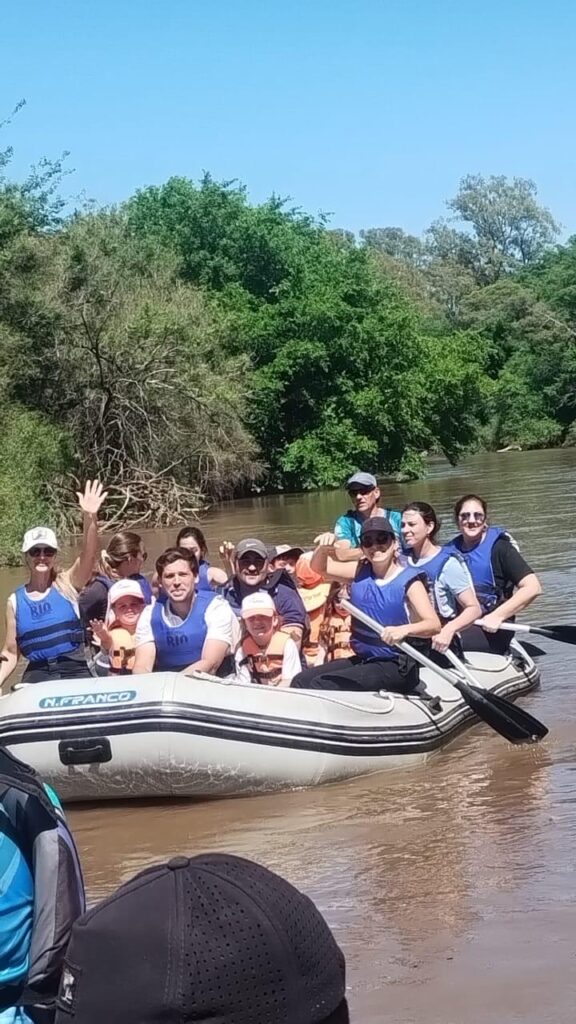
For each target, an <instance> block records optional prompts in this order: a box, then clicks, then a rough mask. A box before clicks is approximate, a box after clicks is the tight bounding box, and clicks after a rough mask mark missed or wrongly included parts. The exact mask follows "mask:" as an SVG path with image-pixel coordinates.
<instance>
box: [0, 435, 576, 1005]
mask: <svg viewBox="0 0 576 1024" xmlns="http://www.w3.org/2000/svg"><path fill="white" fill-rule="evenodd" d="M467 491H478V492H479V493H480V494H482V495H484V496H485V497H486V498H487V500H488V502H489V506H490V511H491V519H492V522H493V523H495V524H503V525H505V526H506V527H507V528H508V529H510V530H511V532H512V533H513V534H514V536H515V537H516V539H517V541H518V542H519V544H520V546H521V549H522V552H523V554H524V555H525V557H527V559H528V560H529V561H530V562H531V564H532V565H533V567H534V569H535V570H536V571H537V572H538V573H539V574H540V576H541V579H542V582H543V584H544V595H543V597H542V598H541V599H540V600H539V602H538V605H537V610H536V611H534V610H533V611H532V614H531V616H530V615H529V616H526V619H527V620H528V621H529V620H530V619H532V621H533V622H545V621H549V622H555V621H556V622H574V621H576V548H575V531H574V524H575V515H574V509H575V505H576V451H574V450H566V451H554V452H526V453H524V452H511V453H506V454H500V455H484V456H476V457H474V458H471V459H469V460H468V461H467V462H466V463H463V464H462V465H461V466H459V467H457V468H456V469H455V470H452V469H450V468H449V467H447V466H446V465H445V464H444V463H440V462H439V461H438V462H434V463H433V464H432V467H431V472H430V475H429V477H428V479H427V480H425V481H422V482H417V483H411V484H403V485H390V486H387V487H386V489H385V499H386V503H387V504H389V505H391V506H392V507H402V505H403V504H404V503H405V502H406V501H407V500H409V499H411V498H420V499H423V500H425V501H430V502H431V503H432V504H434V505H435V506H436V508H437V510H438V511H439V512H441V514H442V516H443V518H444V520H445V523H446V529H445V530H444V531H443V535H444V537H446V538H447V537H448V536H450V534H451V524H450V520H449V515H448V513H449V509H450V507H451V505H452V503H453V501H454V500H455V499H456V498H457V497H458V496H459V495H460V494H463V493H465V492H467ZM345 505H346V498H345V495H343V494H342V493H335V492H331V493H326V494H320V495H317V494H314V495H289V496H285V497H274V498H258V499H254V500H250V501H240V502H235V503H230V504H227V505H224V506H221V507H219V508H218V509H217V510H214V511H213V512H212V513H211V514H210V515H208V517H207V518H206V520H205V521H204V523H203V524H202V525H203V528H204V529H205V532H206V535H207V538H208V541H209V545H210V547H211V548H212V551H213V552H214V553H215V552H216V551H217V545H218V542H219V541H220V540H222V539H230V540H238V539H240V538H241V537H243V536H258V537H261V538H262V539H263V540H265V541H267V542H269V543H272V542H278V543H282V542H285V541H286V542H296V541H298V542H301V543H304V544H310V543H311V541H312V538H313V537H314V535H315V534H316V533H317V532H319V531H320V530H321V529H326V528H327V527H329V526H330V525H331V524H332V523H333V522H334V519H335V518H336V516H337V515H338V514H339V513H340V511H341V510H342V508H343V507H345ZM171 539H172V537H171V536H167V535H162V534H154V535H149V536H147V544H148V547H149V551H150V553H151V555H155V554H157V553H158V552H159V551H160V550H161V548H162V547H163V546H164V545H165V544H166V543H167V542H168V541H169V540H171ZM214 561H216V562H217V558H214ZM21 575H22V574H21V573H18V572H16V571H15V572H10V573H8V572H5V573H3V574H2V576H3V578H2V589H3V590H5V591H7V590H8V589H12V587H13V586H14V585H15V583H17V582H19V580H20V579H21ZM541 646H542V647H543V648H544V649H545V651H546V653H545V655H544V656H543V657H542V658H541V659H540V665H541V668H542V686H541V689H540V690H539V691H535V693H534V694H532V695H529V696H528V697H526V698H523V700H522V704H523V705H524V706H525V707H526V708H527V709H528V710H530V711H532V712H533V713H534V714H535V715H536V716H537V717H538V718H541V719H542V720H543V721H544V722H546V724H547V725H548V726H549V728H550V734H549V736H548V737H547V738H546V740H545V741H544V742H543V743H541V744H540V745H538V746H535V747H511V746H509V745H508V744H507V743H505V742H504V740H502V739H501V738H500V737H499V736H497V735H496V734H495V733H493V732H492V731H491V730H489V729H488V727H486V726H483V725H478V726H476V727H474V728H473V729H471V730H469V731H468V732H466V733H464V734H463V735H461V736H460V737H459V738H458V739H457V740H456V741H455V742H453V743H452V744H451V745H449V746H448V747H446V748H444V749H443V750H442V751H441V752H439V753H436V754H434V755H433V756H432V757H431V758H430V759H429V760H428V761H427V763H426V764H425V765H423V766H416V767H413V768H406V769H403V770H397V771H388V772H383V773H381V774H379V775H373V776H371V777H369V778H365V779H357V780H355V781H352V782H348V783H344V784H339V785H337V786H336V785H335V786H332V787H324V788H318V789H313V790H305V791H298V792H289V793H284V794H280V795H274V796H260V797H251V798H244V799H230V800H219V801H203V802H197V801H196V802H191V801H186V802H184V801H182V802H163V803H145V802H126V803H124V804H122V805H120V804H108V805H99V806H96V805H91V806H83V807H74V808H73V809H71V811H70V815H69V817H70V820H71V824H72V827H73V829H74V833H75V835H76V838H77V840H78V843H79V846H80V851H81V855H82V859H83V864H84V869H85V873H86V881H87V886H88V891H89V898H90V900H91V901H94V900H95V899H97V898H99V897H101V896H103V895H104V894H105V893H108V892H109V891H110V890H111V889H113V888H114V887H115V886H116V885H117V884H118V882H120V881H121V880H125V879H127V878H129V877H130V876H131V875H132V874H133V873H134V872H136V871H137V870H139V869H141V868H142V867H144V866H146V865H149V864H151V863H154V862H155V861H159V860H162V859H165V858H167V857H170V856H173V855H175V854H178V853H186V854H193V853H196V852H200V851H207V850H228V851H232V852H235V853H239V854H242V855H244V856H247V857H253V858H255V859H256V860H259V861H261V862H262V863H264V864H266V865H268V866H269V867H270V868H272V869H274V870H276V871H279V872H280V873H281V874H283V875H285V876H286V877H287V878H289V879H290V880H291V881H292V882H294V883H295V884H296V885H298V886H299V887H301V888H302V889H304V890H305V891H306V892H307V893H308V894H309V895H310V896H311V897H312V898H313V899H314V900H315V901H316V902H317V904H318V905H319V906H320V908H321V909H322V911H323V912H324V914H325V915H326V917H327V919H328V921H329V922H330V924H331V926H332V927H333V929H334V931H335V934H336V936H337V938H338V941H339V942H340V944H341V945H342V947H343V949H344V951H345V953H346V958H347V963H348V984H349V998H350V1006H351V1014H352V1020H353V1021H354V1022H356V1024H380V1022H382V1021H390V1022H394V1024H420V1022H426V1024H512V1022H518V1021H523V1022H525V1024H547V1022H550V1024H568V1022H570V1024H572V1022H573V1020H574V1017H575V1012H576V1011H575V1007H576V955H575V952H576V873H575V871H574V865H575V861H576V696H575V689H576V648H571V647H568V646H566V645H561V644H554V643H551V642H549V641H542V644H541Z"/></svg>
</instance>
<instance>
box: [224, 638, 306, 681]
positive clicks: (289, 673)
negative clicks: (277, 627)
mask: <svg viewBox="0 0 576 1024" xmlns="http://www.w3.org/2000/svg"><path fill="white" fill-rule="evenodd" d="M245 657H246V655H245V654H244V651H243V650H242V647H239V648H238V650H237V651H236V678H237V680H238V682H239V683H254V682H257V680H255V679H253V678H252V676H251V675H250V669H249V668H248V665H242V662H243V661H244V659H245ZM301 671H302V662H301V661H300V653H299V651H298V648H297V646H296V644H295V643H294V641H293V639H292V637H288V639H287V641H286V645H285V647H284V654H283V657H282V679H283V680H284V681H285V682H292V680H293V679H294V676H297V675H298V673H299V672H301Z"/></svg>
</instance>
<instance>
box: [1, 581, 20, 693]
mask: <svg viewBox="0 0 576 1024" xmlns="http://www.w3.org/2000/svg"><path fill="white" fill-rule="evenodd" d="M0 657H1V658H3V659H4V660H3V661H1V662H0V690H1V691H2V693H5V692H7V688H6V687H5V685H4V684H5V683H6V681H7V680H8V679H9V678H10V676H11V675H12V673H13V671H14V669H15V668H16V665H17V664H18V644H17V642H16V616H15V615H14V609H13V607H12V602H11V601H10V600H8V603H7V605H6V639H5V641H4V647H3V648H2V652H1V653H0Z"/></svg>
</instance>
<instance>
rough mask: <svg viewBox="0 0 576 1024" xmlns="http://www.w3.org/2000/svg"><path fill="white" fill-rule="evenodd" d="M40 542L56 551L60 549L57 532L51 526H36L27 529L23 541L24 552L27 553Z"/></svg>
mask: <svg viewBox="0 0 576 1024" xmlns="http://www.w3.org/2000/svg"><path fill="white" fill-rule="evenodd" d="M39 544H40V545H44V546H45V547H47V548H54V550H55V551H57V550H58V541H57V540H56V534H55V533H54V530H51V529H50V527H49V526H34V527H32V529H31V530H26V533H25V534H24V540H23V541H22V552H23V553H24V554H26V553H27V552H28V551H30V549H31V548H35V547H36V546H37V545H39Z"/></svg>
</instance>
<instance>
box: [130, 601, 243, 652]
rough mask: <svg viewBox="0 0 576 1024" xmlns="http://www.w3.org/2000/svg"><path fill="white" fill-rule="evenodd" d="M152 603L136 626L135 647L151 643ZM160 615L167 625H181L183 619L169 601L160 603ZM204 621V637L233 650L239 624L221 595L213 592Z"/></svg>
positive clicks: (238, 632)
mask: <svg viewBox="0 0 576 1024" xmlns="http://www.w3.org/2000/svg"><path fill="white" fill-rule="evenodd" d="M153 607H154V605H153V604H147V605H146V607H145V609H144V611H143V612H142V615H141V616H140V618H139V619H138V625H137V626H136V647H141V646H142V644H153V643H154V634H153V632H152V608H153ZM162 617H163V619H164V622H165V623H166V625H168V626H181V625H182V623H183V622H184V621H185V620H184V619H181V618H180V616H179V615H176V614H175V612H174V611H173V610H172V607H171V605H170V602H169V601H167V602H166V603H165V604H163V605H162ZM204 622H205V623H206V639H207V640H221V641H222V642H223V643H225V644H227V645H228V647H229V648H230V650H231V651H235V650H236V647H237V646H238V644H239V642H240V626H239V624H238V620H237V618H236V616H235V615H234V612H233V611H232V609H231V607H230V605H229V604H228V602H227V601H225V600H224V598H223V597H219V596H218V594H215V595H214V597H213V598H212V600H211V601H210V604H209V605H208V606H207V608H206V610H205V612H204Z"/></svg>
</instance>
